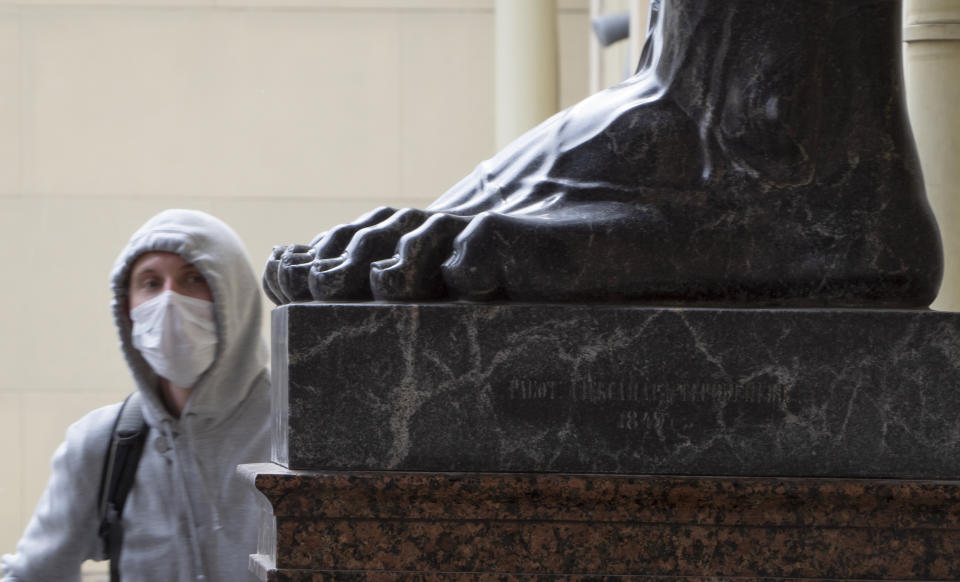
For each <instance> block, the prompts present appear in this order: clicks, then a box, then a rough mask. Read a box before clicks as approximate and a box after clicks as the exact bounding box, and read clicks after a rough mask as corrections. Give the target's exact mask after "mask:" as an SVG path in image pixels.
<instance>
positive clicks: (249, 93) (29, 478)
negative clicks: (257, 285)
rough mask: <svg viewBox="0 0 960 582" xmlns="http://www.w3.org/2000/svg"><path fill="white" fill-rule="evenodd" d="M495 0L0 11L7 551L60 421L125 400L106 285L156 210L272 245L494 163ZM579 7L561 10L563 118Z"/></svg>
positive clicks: (581, 64)
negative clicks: (193, 211)
mask: <svg viewBox="0 0 960 582" xmlns="http://www.w3.org/2000/svg"><path fill="white" fill-rule="evenodd" d="M492 8H493V0H349V1H347V0H235V1H234V0H89V1H88V0H56V1H50V2H46V1H44V0H23V1H22V2H14V1H10V0H0V233H2V234H0V236H2V237H3V239H2V241H3V244H2V245H0V256H2V265H3V268H2V269H0V293H2V301H0V305H2V307H0V330H2V333H0V367H2V370H3V374H2V376H0V458H2V459H3V464H4V471H3V476H2V478H0V552H9V551H11V550H12V549H13V548H14V545H15V542H16V540H17V539H18V537H19V535H20V532H21V531H22V528H23V526H24V525H25V523H26V520H27V519H28V518H29V516H30V514H31V513H32V511H33V507H34V505H35V503H36V500H37V498H38V497H39V495H40V492H41V490H42V488H43V485H44V483H45V482H46V479H47V471H48V465H49V458H50V455H51V454H52V452H53V450H54V448H55V447H56V445H57V444H58V443H59V441H60V440H61V438H62V436H63V432H64V430H65V428H66V426H67V425H68V424H69V423H70V422H72V421H73V420H75V419H76V418H78V417H79V416H81V415H82V414H83V413H84V412H86V411H88V410H90V409H92V408H95V407H97V406H100V405H102V404H106V403H109V402H113V401H116V400H118V399H120V398H121V397H122V396H123V395H124V394H126V393H127V392H128V391H130V390H131V388H132V387H131V385H130V381H129V377H128V375H127V371H126V369H125V366H124V364H123V362H122V360H121V358H120V355H119V352H118V350H117V348H116V337H115V332H114V330H113V327H112V324H111V322H110V317H109V310H108V305H109V301H110V297H109V293H108V291H107V277H108V274H109V270H110V266H111V263H112V261H113V259H114V257H115V256H116V254H117V253H118V251H119V250H120V248H121V247H122V245H123V244H124V243H125V242H126V239H127V237H129V235H130V234H131V233H132V232H133V231H134V230H135V229H136V228H137V227H138V226H139V225H140V224H141V223H142V222H144V221H145V220H146V219H147V218H148V217H149V216H150V215H152V214H154V213H155V212H157V211H159V210H162V209H164V208H169V207H188V208H199V209H202V210H207V211H210V212H212V213H214V214H216V215H217V216H220V217H221V218H223V219H224V220H226V221H227V222H228V223H230V224H231V225H233V226H234V228H236V229H237V231H238V232H239V233H240V235H241V236H242V237H243V239H244V240H245V241H246V244H247V248H248V253H249V255H250V257H251V258H252V261H253V263H254V264H255V266H256V268H257V269H258V270H259V268H260V266H261V265H262V262H263V261H264V260H265V258H266V256H267V254H268V253H269V250H270V248H271V246H272V245H274V244H278V243H287V242H307V241H309V239H310V238H312V237H313V235H315V234H316V233H317V232H319V231H320V230H323V229H325V228H327V227H329V226H332V225H334V224H337V223H339V222H343V221H348V220H351V219H353V218H355V217H356V216H357V215H359V214H361V213H363V212H365V211H367V210H369V209H371V208H373V207H375V206H378V205H382V204H388V203H389V204H394V205H409V206H417V207H421V206H424V205H426V204H427V203H429V202H430V201H432V200H433V199H434V198H435V197H436V196H437V195H438V194H440V193H441V192H442V191H443V190H444V189H445V188H446V187H448V186H449V185H451V184H452V183H453V182H454V181H455V180H456V179H458V178H459V177H460V176H461V175H463V174H464V173H466V172H467V171H468V170H469V169H471V168H472V166H473V165H474V164H476V163H477V162H479V161H480V160H481V159H483V158H485V157H487V156H489V155H490V154H492V153H493V105H492V100H493V86H492V79H493V70H492V67H493V64H492V63H493V12H492ZM588 30H589V29H588V20H587V2H586V0H583V1H578V0H561V2H560V14H559V33H560V49H561V50H560V58H561V75H560V85H561V88H560V93H561V104H562V105H563V106H566V105H569V104H572V103H574V102H576V101H578V100H579V99H581V98H583V97H584V96H586V92H587V40H588Z"/></svg>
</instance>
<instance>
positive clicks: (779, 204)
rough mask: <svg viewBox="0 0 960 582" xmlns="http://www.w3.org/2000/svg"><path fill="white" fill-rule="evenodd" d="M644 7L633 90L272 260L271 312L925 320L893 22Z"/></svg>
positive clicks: (918, 193)
mask: <svg viewBox="0 0 960 582" xmlns="http://www.w3.org/2000/svg"><path fill="white" fill-rule="evenodd" d="M652 6H653V12H652V17H651V22H652V27H651V32H650V35H649V40H648V42H647V44H646V47H645V49H644V55H643V60H642V62H641V63H640V64H641V67H640V70H639V72H638V73H637V74H636V75H635V76H634V77H632V78H631V79H629V80H628V81H626V82H624V83H621V84H619V85H617V86H616V87H613V88H611V89H609V90H607V91H603V92H600V93H597V94H595V95H592V96H591V97H589V98H588V99H586V100H584V101H583V102H581V103H579V104H577V105H575V106H574V107H572V108H570V109H568V110H567V111H565V112H562V113H560V114H558V115H556V116H554V117H552V118H551V119H549V120H547V121H546V122H544V123H543V124H542V125H540V126H538V127H537V128H535V129H533V130H531V131H530V132H529V133H527V134H526V135H524V136H522V137H520V138H519V139H518V140H517V141H516V142H514V143H513V144H511V145H509V146H507V147H506V148H505V149H504V150H503V151H501V152H500V153H498V154H497V155H496V156H494V157H493V158H492V159H490V160H488V161H487V162H484V163H482V164H480V166H478V167H477V169H476V170H475V171H474V172H473V173H472V174H471V175H469V176H467V177H466V178H464V179H463V180H462V181H461V182H459V183H458V184H456V185H454V186H453V187H452V188H451V189H450V190H449V191H448V192H447V193H445V194H444V195H442V196H441V197H440V198H439V199H438V200H437V201H436V202H435V203H433V204H432V205H430V206H429V207H428V208H427V209H426V210H416V209H409V208H406V209H393V208H381V209H377V210H375V211H372V212H370V213H369V214H367V215H365V216H362V217H360V218H359V219H357V220H356V221H355V222H353V223H351V224H346V225H341V226H337V227H334V228H331V229H330V230H328V231H326V232H324V233H321V234H320V235H318V236H317V237H316V238H315V239H314V240H313V241H311V242H310V244H305V245H290V246H286V247H278V248H277V249H275V251H274V253H273V254H272V255H271V257H270V258H269V259H268V262H267V267H266V269H265V273H264V289H265V290H266V292H267V294H268V295H269V296H270V298H271V299H273V301H274V302H276V303H278V304H281V303H288V302H291V301H304V300H310V299H314V300H321V301H340V300H349V301H363V300H369V299H372V298H376V299H384V300H390V301H417V300H432V299H468V300H478V301H490V300H508V301H542V302H557V301H573V302H611V301H616V302H622V301H635V302H651V301H669V302H673V303H684V304H690V305H692V304H700V305H702V304H713V305H794V306H796V305H803V306H811V305H819V306H831V307H836V306H858V305H871V306H874V307H876V306H898V307H915V306H926V305H929V304H930V302H931V301H932V300H933V298H934V296H935V295H936V291H937V287H938V285H939V282H940V277H941V272H942V257H941V254H942V253H941V246H940V241H939V236H938V232H937V227H936V225H935V223H934V220H933V217H932V215H931V213H930V209H929V206H928V204H927V201H926V198H925V195H924V189H923V182H922V178H921V174H920V165H919V162H918V159H917V155H916V151H915V147H914V144H913V138H912V136H911V133H910V128H909V124H908V121H907V114H906V107H905V100H904V95H903V80H902V72H901V60H900V44H901V43H900V11H901V7H900V2H899V0H802V1H800V0H796V1H790V2H787V1H779V2H772V1H770V0H723V1H716V2H710V1H707V0H664V1H663V2H654V3H652ZM464 114H465V115H468V114H469V112H464ZM372 164H373V165H374V171H375V164H376V161H373V162H372ZM318 226H319V227H326V226H327V225H324V224H323V221H322V219H319V218H318Z"/></svg>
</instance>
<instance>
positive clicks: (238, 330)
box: [110, 210, 268, 429]
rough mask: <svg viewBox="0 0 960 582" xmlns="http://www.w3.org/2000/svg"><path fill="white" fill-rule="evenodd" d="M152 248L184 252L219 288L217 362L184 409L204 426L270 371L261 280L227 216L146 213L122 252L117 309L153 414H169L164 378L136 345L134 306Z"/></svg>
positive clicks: (115, 277) (127, 352) (113, 279)
mask: <svg viewBox="0 0 960 582" xmlns="http://www.w3.org/2000/svg"><path fill="white" fill-rule="evenodd" d="M151 251H166V252H171V253H176V254H178V255H180V257H181V258H183V259H184V260H185V261H187V262H189V263H193V265H194V266H195V267H196V268H197V269H198V270H199V271H200V273H202V274H203V276H204V277H205V278H206V280H207V284H208V285H209V286H210V290H211V291H212V293H213V301H214V318H215V320H216V325H217V349H216V356H215V358H214V361H213V364H211V365H210V367H209V368H208V369H207V370H206V371H205V372H204V373H203V374H202V375H201V376H200V378H199V379H198V380H197V382H196V383H195V384H194V386H193V393H192V394H191V396H190V400H189V401H188V402H187V405H186V407H185V408H184V410H183V415H182V417H190V416H195V417H197V418H198V419H199V420H201V422H200V423H199V426H198V428H200V429H204V428H209V427H211V426H214V425H216V424H219V422H220V421H221V420H223V419H225V418H227V417H229V416H230V414H231V413H232V412H233V411H234V410H236V408H237V407H238V406H239V405H240V404H241V403H242V402H243V401H244V399H245V398H246V397H247V396H248V394H249V393H250V391H251V390H252V389H253V387H254V385H255V384H256V382H257V381H258V379H260V378H261V376H265V375H266V374H267V357H268V354H267V347H266V343H265V342H264V340H263V337H262V335H261V328H260V318H261V312H262V311H261V310H262V305H261V297H260V286H259V281H258V280H257V277H256V275H255V274H254V271H253V268H252V267H251V266H250V262H249V261H248V260H247V256H246V253H245V252H244V249H243V243H242V242H241V241H240V237H238V236H237V234H236V233H235V232H234V231H233V230H232V229H231V228H230V227H229V226H227V225H226V224H225V223H224V222H223V221H221V220H219V219H217V218H215V217H213V216H210V215H209V214H206V213H204V212H200V211H197V210H165V211H163V212H161V213H160V214H157V215H156V216H154V217H153V218H151V219H150V220H148V221H147V223H146V224H144V225H143V226H142V227H140V229H139V230H137V232H135V233H134V234H133V236H132V237H131V238H130V242H129V243H127V246H126V248H124V249H123V251H122V252H121V253H120V256H119V257H117V260H116V262H115V263H114V265H113V272H112V274H111V276H110V283H111V287H112V289H113V304H112V308H113V317H114V322H115V323H116V325H117V329H118V331H119V333H120V346H121V349H122V351H123V355H124V357H125V358H126V360H127V364H128V365H129V366H130V370H131V371H132V372H133V377H134V380H135V381H136V383H137V387H138V389H139V390H140V392H141V393H142V394H143V396H144V400H145V403H146V406H145V414H146V417H147V421H148V422H150V423H151V424H157V423H159V421H160V420H161V419H163V418H167V417H169V416H170V415H169V414H168V413H167V412H166V409H165V407H164V406H163V403H162V402H161V400H160V395H159V391H158V390H157V387H158V383H159V379H158V377H157V374H156V373H154V371H153V369H152V368H151V367H150V365H149V364H148V363H147V361H146V360H144V359H143V356H141V355H140V352H139V351H138V350H137V349H136V348H134V347H133V343H132V340H131V335H130V334H131V330H132V323H131V321H130V313H129V302H128V295H129V278H130V269H131V267H132V266H133V263H134V262H135V261H136V260H137V257H139V256H140V255H142V254H144V253H148V252H151Z"/></svg>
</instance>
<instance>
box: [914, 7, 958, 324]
mask: <svg viewBox="0 0 960 582" xmlns="http://www.w3.org/2000/svg"><path fill="white" fill-rule="evenodd" d="M904 40H905V41H906V45H905V47H904V64H905V67H904V70H905V76H906V88H907V105H908V107H909V110H910V121H911V123H912V124H913V132H914V135H915V136H916V139H917V148H918V149H919V151H920V159H921V163H922V165H923V176H924V179H925V181H926V184H927V196H928V197H929V198H930V203H931V205H932V206H933V210H934V212H935V213H936V215H937V220H938V221H939V223H940V232H941V234H942V236H943V247H944V255H945V257H944V258H945V265H944V267H945V269H944V278H943V286H942V287H941V289H940V295H939V296H938V297H937V300H936V301H935V302H934V303H933V305H932V307H933V308H934V309H943V310H949V311H960V163H958V161H960V113H958V109H957V107H958V105H957V104H958V103H960V2H958V1H957V0H906V1H905V3H904Z"/></svg>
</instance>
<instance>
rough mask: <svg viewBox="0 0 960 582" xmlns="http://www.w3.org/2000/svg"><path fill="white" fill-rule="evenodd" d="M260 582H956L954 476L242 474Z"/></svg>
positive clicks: (959, 510) (256, 470)
mask: <svg viewBox="0 0 960 582" xmlns="http://www.w3.org/2000/svg"><path fill="white" fill-rule="evenodd" d="M241 474H242V475H243V476H244V477H245V478H246V479H247V480H248V482H250V483H251V485H253V486H254V487H256V489H257V490H258V491H260V492H261V493H262V494H263V496H264V497H265V498H266V499H267V500H268V502H269V504H270V507H271V508H272V512H273V517H274V519H275V524H276V538H277V541H278V544H277V547H276V548H266V551H265V552H264V553H261V554H260V555H257V556H254V562H255V563H256V565H257V569H258V571H259V574H260V576H261V579H263V580H276V581H281V580H283V581H294V580H296V581H301V580H314V581H317V580H424V581H426V580H438V581H439V580H494V579H496V580H534V579H540V578H542V579H545V580H546V579H557V578H563V579H572V580H579V579H581V578H583V577H586V576H589V577H590V579H594V577H597V576H603V577H610V578H611V579H616V578H620V577H631V578H636V579H638V580H640V579H652V580H687V581H689V580H704V581H705V580H711V581H716V580H734V579H736V580H743V579H746V580H771V581H772V580H778V581H784V580H794V579H796V580H799V579H803V580H957V579H960V482H956V481H954V482H946V481H936V482H934V481H891V480H868V479H846V480H841V479H787V478H747V477H732V478H719V477H663V476H659V477H648V476H623V475H617V476H615V475H553V474H504V473H500V474H492V473H491V474H456V473H434V474H422V473H400V472H366V473H364V472H356V473H354V472H308V471H290V470H286V469H284V468H282V467H279V466H277V465H274V464H261V465H245V466H243V467H241Z"/></svg>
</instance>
